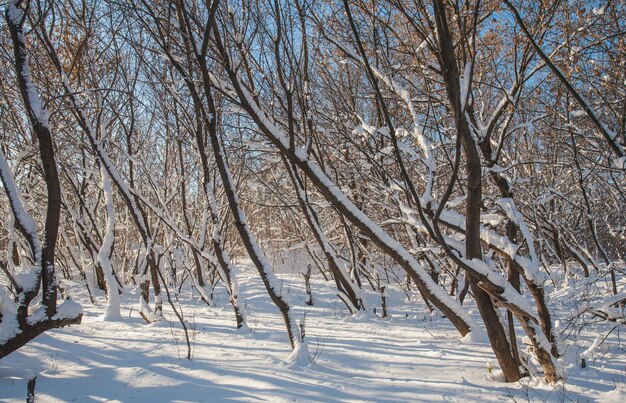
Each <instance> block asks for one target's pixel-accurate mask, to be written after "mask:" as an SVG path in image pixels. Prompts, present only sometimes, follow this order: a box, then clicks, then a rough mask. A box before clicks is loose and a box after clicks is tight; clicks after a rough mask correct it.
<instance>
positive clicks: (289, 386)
mask: <svg viewBox="0 0 626 403" xmlns="http://www.w3.org/2000/svg"><path fill="white" fill-rule="evenodd" d="M241 267H242V268H243V272H242V273H240V274H241V288H242V290H241V291H242V298H243V299H244V300H246V301H247V302H248V307H249V311H250V316H249V324H250V328H251V329H252V333H251V334H250V333H247V334H245V333H241V332H238V331H236V330H235V324H234V320H233V317H232V314H231V312H230V309H228V295H227V294H226V293H225V292H224V291H223V290H217V291H218V292H217V295H216V303H217V304H218V305H220V306H222V307H223V308H219V307H215V308H207V306H206V305H205V304H204V303H202V302H197V303H192V302H190V300H192V296H191V295H189V294H188V292H184V293H183V294H181V295H180V298H181V299H184V300H185V302H184V306H183V310H184V313H185V317H186V318H187V321H188V323H189V325H190V331H191V332H192V335H193V344H192V346H193V357H192V360H191V361H188V360H187V359H186V358H185V356H184V351H183V350H184V339H183V332H182V329H181V328H180V325H179V323H178V322H177V321H176V319H175V317H174V314H173V312H172V311H171V310H170V308H169V306H166V307H164V316H165V319H166V320H165V321H164V322H165V325H160V326H146V325H145V324H143V322H142V320H141V319H139V318H137V317H136V314H134V313H131V312H136V311H133V310H132V309H133V305H134V302H135V301H136V300H137V296H135V295H130V294H129V295H124V296H123V298H122V304H121V308H122V313H123V315H122V316H123V318H124V319H123V321H121V322H107V323H105V324H103V323H102V322H100V321H99V319H98V317H99V315H100V314H101V312H102V308H103V306H104V304H106V301H105V300H104V298H100V299H99V301H98V302H97V304H96V305H91V304H89V300H88V296H87V295H86V291H84V287H82V286H80V285H78V284H76V286H75V287H71V288H72V290H73V291H74V290H83V291H82V292H79V293H76V292H73V294H74V298H75V299H76V300H77V301H78V302H81V303H83V304H84V305H85V307H86V308H85V312H84V315H85V316H84V318H83V323H82V324H81V325H78V326H72V327H69V328H63V329H55V330H52V331H49V332H47V333H46V334H44V335H42V336H40V337H38V338H37V339H35V340H34V341H32V342H30V343H29V344H27V345H26V346H25V347H23V348H22V349H20V350H18V351H17V352H15V353H13V354H11V355H9V356H7V357H6V358H4V359H2V361H0V399H1V400H2V401H6V402H22V401H24V396H25V394H26V382H27V380H26V378H28V374H29V373H30V372H29V371H32V373H34V374H35V375H37V386H36V393H37V397H38V399H40V400H41V401H45V402H61V401H63V402H64V401H104V400H106V401H114V402H127V401H146V402H147V401H181V402H183V401H184V402H190V401H207V400H210V401H223V400H239V401H272V402H290V401H324V402H346V401H377V402H398V401H428V402H433V401H459V402H465V401H481V402H495V401H511V400H515V401H549V402H552V401H590V400H593V401H600V402H616V401H623V398H624V397H626V387H625V385H626V383H625V382H624V381H623V379H624V375H625V374H624V367H623V352H621V349H620V348H619V341H618V337H617V336H616V335H615V334H612V335H611V336H610V337H609V338H608V339H607V340H606V341H604V343H600V342H599V341H598V342H595V343H594V340H595V335H594V334H593V332H588V333H587V334H586V335H585V339H584V340H585V341H584V343H586V346H588V347H586V348H585V349H586V350H587V351H589V354H588V357H589V359H588V360H587V368H584V369H582V368H580V367H579V366H578V365H577V362H578V361H579V357H580V356H578V355H575V354H574V355H572V357H571V360H569V361H567V364H568V373H567V380H566V382H565V383H559V384H557V385H547V384H545V383H544V382H542V381H541V380H540V377H539V378H526V379H523V380H522V381H520V382H517V383H510V384H506V383H503V382H501V381H500V380H499V379H500V378H499V371H498V370H497V361H496V359H495V356H494V355H493V353H492V352H491V349H490V347H489V344H488V343H487V342H486V339H485V338H484V337H478V336H479V334H477V333H474V332H472V333H470V334H472V335H473V336H472V337H466V340H465V341H464V343H459V342H458V336H457V332H456V330H455V329H454V328H453V327H452V326H451V325H450V324H449V323H448V321H447V320H446V319H443V318H439V317H436V316H430V315H429V314H428V311H427V309H426V307H425V306H424V305H420V304H417V303H416V302H414V301H409V302H407V301H405V300H404V294H403V293H402V292H401V291H399V290H398V289H397V287H395V286H392V285H390V286H389V288H388V303H389V305H388V309H389V314H390V317H389V318H388V319H382V318H379V317H377V316H376V315H372V314H367V315H358V316H354V317H352V316H346V314H345V309H344V308H343V304H342V303H341V302H340V301H338V300H337V298H336V296H335V295H334V294H333V293H332V292H330V291H324V290H326V289H327V288H328V287H326V286H325V285H324V284H322V282H323V280H322V279H321V278H320V277H315V276H314V278H313V279H312V280H313V282H312V287H313V295H314V298H315V301H316V305H315V306H313V307H305V306H304V298H305V292H304V285H303V284H302V282H301V278H300V276H299V272H294V273H292V274H287V275H286V276H287V277H289V279H288V281H287V282H286V286H285V287H286V289H287V290H288V292H289V293H290V295H292V298H293V300H294V301H296V302H297V304H296V306H294V309H295V310H298V311H301V310H305V311H306V313H307V323H306V334H307V336H306V339H305V340H306V344H307V345H308V351H310V358H311V363H309V364H307V365H297V364H298V362H299V359H298V358H299V355H298V353H294V354H291V352H290V349H289V347H288V343H287V338H286V335H285V333H284V330H283V326H282V318H281V317H280V315H279V314H278V313H277V312H276V310H275V308H274V307H273V305H272V303H271V301H269V298H268V297H267V294H266V292H265V290H264V286H263V284H262V283H261V280H260V278H259V276H258V274H256V271H255V269H254V268H253V267H252V265H251V263H249V262H244V263H243V264H242V265H241ZM290 276H291V277H290ZM193 297H194V298H193V300H195V301H197V294H196V295H195V296H193ZM366 297H367V298H368V299H369V300H370V301H376V300H377V299H378V295H376V293H374V292H372V291H368V293H367V295H366ZM563 300H564V301H566V300H569V298H568V297H567V296H563ZM68 302H69V305H66V304H68ZM64 306H67V312H69V311H73V313H72V314H76V312H77V311H74V308H76V306H77V304H76V303H75V302H73V301H72V302H70V301H66V302H65V303H63V304H62V305H61V306H59V309H60V312H61V311H63V312H66V308H62V307H64ZM468 308H469V309H470V311H471V312H472V315H473V316H474V317H477V315H478V313H477V309H476V308H475V306H474V305H472V304H471V303H470V304H469V305H468ZM168 320H169V321H168ZM170 321H171V322H170ZM483 336H484V334H483ZM522 348H523V345H522ZM585 349H583V350H581V351H580V353H579V354H581V353H583V351H585ZM592 351H594V352H595V354H591V352H592ZM586 356H587V355H586Z"/></svg>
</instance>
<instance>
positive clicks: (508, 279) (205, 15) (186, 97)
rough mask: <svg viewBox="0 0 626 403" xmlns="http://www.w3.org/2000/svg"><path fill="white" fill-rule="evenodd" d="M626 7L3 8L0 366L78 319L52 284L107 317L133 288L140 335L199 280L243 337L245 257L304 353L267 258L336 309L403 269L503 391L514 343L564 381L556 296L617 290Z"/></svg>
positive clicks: (84, 4)
mask: <svg viewBox="0 0 626 403" xmlns="http://www.w3.org/2000/svg"><path fill="white" fill-rule="evenodd" d="M625 13H626V6H625V5H624V4H623V3H622V2H613V1H607V2H592V3H590V2H588V1H582V0H581V1H556V2H547V1H546V2H544V1H540V0H538V1H533V2H526V1H509V0H504V1H502V2H500V1H480V0H472V1H466V2H448V1H444V0H433V1H432V2H431V1H418V0H415V1H409V2H407V1H400V0H398V1H396V0H386V1H377V0H371V1H361V0H351V1H349V0H342V1H322V0H319V1H315V0H296V1H293V2H288V1H279V0H262V1H260V0H256V1H255V0H249V1H248V0H245V1H239V2H234V1H232V2H227V1H219V0H214V1H209V0H206V1H200V0H198V1H196V0H177V1H147V0H140V1H125V0H107V1H72V0H68V1H43V0H38V1H9V2H7V4H6V6H5V18H4V23H3V24H2V36H1V39H0V40H1V41H2V52H1V53H0V63H1V64H2V66H1V67H0V68H1V69H2V74H1V75H0V80H1V81H0V84H1V86H0V93H1V99H0V116H1V118H0V125H1V130H0V139H1V140H2V141H1V150H0V151H1V153H0V174H1V178H2V184H3V190H4V192H2V194H1V196H0V200H1V202H0V214H2V217H6V219H5V220H2V222H1V223H0V226H1V227H0V245H1V247H2V249H1V256H0V266H1V267H2V273H3V274H2V277H1V278H2V282H3V284H4V287H3V290H2V292H1V293H0V298H2V304H1V305H0V306H1V309H2V310H1V312H0V315H1V316H0V321H1V322H0V327H1V328H2V330H3V331H2V332H0V335H1V336H0V337H1V339H0V344H1V345H2V347H1V348H0V351H1V353H0V357H2V356H4V355H6V354H8V353H10V352H11V351H14V350H15V349H17V348H19V347H20V346H21V345H23V344H24V343H26V342H27V341H28V340H30V339H32V338H33V337H35V336H36V335H37V334H40V333H41V332H43V331H45V330H46V329H49V328H52V327H57V326H64V325H67V324H71V323H76V322H79V321H80V315H81V314H80V310H78V309H77V308H76V307H75V306H74V305H73V304H71V303H70V302H67V301H66V302H64V303H63V304H62V305H59V306H58V307H57V299H58V298H59V297H58V296H57V290H60V291H61V293H63V279H71V280H74V281H79V282H82V283H84V284H85V286H86V287H89V289H90V293H91V290H92V289H93V288H94V287H97V288H100V289H102V290H105V291H106V293H107V295H108V301H109V304H108V307H107V311H106V313H105V317H106V318H108V319H116V318H119V298H118V293H119V292H120V290H121V289H122V287H123V286H125V285H130V284H137V285H139V286H140V287H141V290H142V292H141V301H140V304H141V309H140V314H141V316H142V317H143V318H144V319H145V320H146V321H147V322H152V321H158V320H160V318H161V312H162V298H163V295H164V294H163V293H164V292H165V293H166V294H167V295H168V296H171V294H173V293H177V292H178V291H179V290H180V289H181V287H186V286H191V287H194V288H195V289H196V290H197V291H198V293H199V295H200V296H201V298H202V299H203V300H204V301H205V302H206V303H207V304H209V305H211V304H212V303H213V302H212V293H213V289H214V287H216V286H218V285H220V284H221V285H222V286H224V287H225V289H226V291H227V292H228V294H229V296H230V302H231V304H232V307H233V309H234V314H235V319H236V321H235V323H236V325H237V327H244V326H246V324H245V318H246V315H245V310H244V308H243V307H244V304H243V303H242V301H241V299H240V296H239V288H238V283H237V278H236V270H234V267H235V263H236V262H237V260H238V259H241V258H249V259H250V260H251V261H252V262H253V263H254V265H255V266H256V268H257V269H258V273H259V275H260V276H261V278H262V279H263V282H264V284H265V286H266V289H267V292H268V296H269V297H270V298H271V300H272V301H273V302H274V304H275V305H276V307H277V309H278V310H280V312H281V313H282V316H283V318H284V320H285V327H286V331H287V333H288V334H289V339H290V341H291V347H292V349H294V350H295V351H296V352H297V353H298V354H302V356H303V357H306V355H307V353H306V345H303V344H302V337H303V335H302V334H301V328H300V327H299V326H298V324H297V321H296V318H294V317H293V314H292V312H293V310H292V306H290V303H289V301H288V298H287V296H286V295H283V290H282V287H281V285H280V282H279V281H278V280H277V279H276V275H275V269H274V266H275V264H276V260H277V259H275V258H272V257H273V256H278V255H280V254H281V253H284V251H286V250H288V251H290V252H289V253H297V254H301V255H307V256H308V262H309V263H303V267H296V268H294V269H295V270H298V271H301V272H302V273H303V274H304V276H305V278H306V279H307V281H309V277H310V271H308V270H309V268H310V265H313V266H314V267H315V270H317V271H318V272H321V273H322V275H323V276H319V278H320V279H321V278H324V279H325V280H327V281H328V286H329V287H335V289H336V293H337V296H338V298H339V299H340V300H341V301H343V303H345V305H346V310H347V311H349V312H350V313H356V312H357V311H359V310H369V309H372V307H368V306H366V305H365V304H364V303H363V300H362V298H361V290H362V289H364V288H373V289H375V290H380V291H381V295H382V296H383V297H384V290H385V287H386V285H387V282H388V281H389V278H390V273H392V275H396V274H397V273H403V274H404V275H406V279H407V280H406V283H405V284H406V287H410V288H412V287H416V288H417V290H418V292H419V294H420V296H421V298H422V300H423V302H424V303H426V304H427V305H428V307H429V308H430V309H431V310H438V311H440V312H441V313H443V314H444V315H445V316H446V317H447V318H448V320H450V321H451V323H452V324H453V325H454V326H455V327H456V328H457V329H458V331H459V333H460V334H461V335H466V334H467V333H469V332H472V331H478V330H477V329H478V328H480V327H483V326H484V327H486V329H487V334H488V337H489V340H490V342H491V346H492V348H493V350H494V352H495V354H496V357H497V359H498V362H499V364H500V366H501V368H502V369H503V372H504V375H505V378H506V380H507V381H515V380H517V379H519V378H520V377H521V376H524V375H525V374H527V373H528V372H529V370H530V369H529V368H530V367H529V365H530V364H529V358H528V357H525V356H524V354H523V352H522V351H520V349H519V348H518V345H517V344H518V337H519V335H520V334H521V333H520V331H521V332H523V333H524V334H525V335H526V336H527V337H528V340H530V343H531V345H532V349H531V350H532V352H533V355H534V358H535V359H536V362H538V363H539V365H540V366H541V367H542V370H543V373H544V375H545V378H546V379H547V380H548V381H550V382H554V381H556V380H558V379H559V378H560V377H562V376H563V373H562V369H561V368H560V365H559V356H560V354H561V350H560V346H559V335H558V333H557V332H556V331H555V329H554V326H553V322H554V318H553V315H552V313H551V311H550V308H549V304H548V303H547V301H546V295H545V291H544V288H545V286H546V284H547V283H548V282H555V279H556V278H568V277H570V278H571V277H590V278H595V279H597V281H607V282H608V283H609V284H610V287H609V289H610V290H611V291H612V294H613V295H616V297H614V298H613V300H611V301H612V303H615V304H617V305H616V306H619V304H620V301H623V300H624V295H623V294H621V293H620V290H619V284H620V281H623V277H624V264H623V262H624V260H625V254H626V248H625V245H626V242H625V241H626V214H625V213H626V203H625V202H626V193H625V190H624V189H625V187H624V185H625V183H626V182H625V168H626V154H625V152H624V147H625V145H626V36H625V33H626V20H625V19H624V18H623V15H624V14H625ZM39 233H41V234H43V238H41V239H40V237H39V235H38V234H39ZM302 261H303V262H304V260H302ZM557 272H558V273H559V276H556V275H553V274H556V273H557ZM307 273H308V274H307ZM314 277H315V276H314ZM554 285H555V286H558V284H554ZM162 291H163V292H162ZM151 294H152V298H151V297H150V295H151ZM468 295H469V296H470V297H468ZM468 298H471V299H473V300H474V301H475V303H476V305H477V306H478V309H479V311H480V314H481V317H482V319H483V322H484V325H483V324H476V323H475V321H474V320H473V319H472V317H470V315H469V314H468V313H467V311H466V309H465V308H464V307H463V306H462V305H463V303H464V302H465V301H467V300H468ZM39 300H41V306H42V308H41V309H38V310H34V308H33V306H34V305H35V304H38V303H39ZM151 300H152V306H151V305H150V301H151ZM63 306H65V307H66V308H64V309H61V307H63ZM172 306H173V305H172ZM622 306H623V302H622ZM173 307H174V306H173ZM597 312H600V311H597ZM601 314H602V313H601V312H600V313H598V315H601ZM609 316H610V317H611V319H615V312H613V313H612V314H611V315H608V314H607V315H606V317H607V318H608V317H609ZM181 321H182V317H181ZM183 323H184V321H183ZM516 329H517V330H516Z"/></svg>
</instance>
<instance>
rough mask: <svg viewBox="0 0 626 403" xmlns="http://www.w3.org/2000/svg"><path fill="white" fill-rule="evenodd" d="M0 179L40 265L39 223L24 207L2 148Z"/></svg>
mask: <svg viewBox="0 0 626 403" xmlns="http://www.w3.org/2000/svg"><path fill="white" fill-rule="evenodd" d="M0 179H1V180H2V185H3V186H4V191H5V192H6V194H7V196H8V198H9V201H10V203H11V211H12V212H13V217H14V218H15V220H16V221H17V222H18V223H19V224H20V225H21V227H22V229H23V230H24V232H26V233H27V234H28V236H29V238H30V239H29V240H28V242H29V243H30V246H31V248H33V249H34V250H33V253H34V254H35V256H34V257H35V266H36V267H40V266H41V241H40V240H39V237H38V236H37V224H36V223H35V220H34V219H33V218H32V217H31V215H30V214H28V212H27V211H26V209H25V208H24V204H23V203H22V198H21V194H20V191H19V189H18V187H17V184H16V183H15V180H14V179H13V173H12V172H11V168H10V167H9V164H8V163H7V160H6V158H5V156H4V153H3V152H2V150H0ZM25 290H26V291H27V290H29V288H26V289H25Z"/></svg>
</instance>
